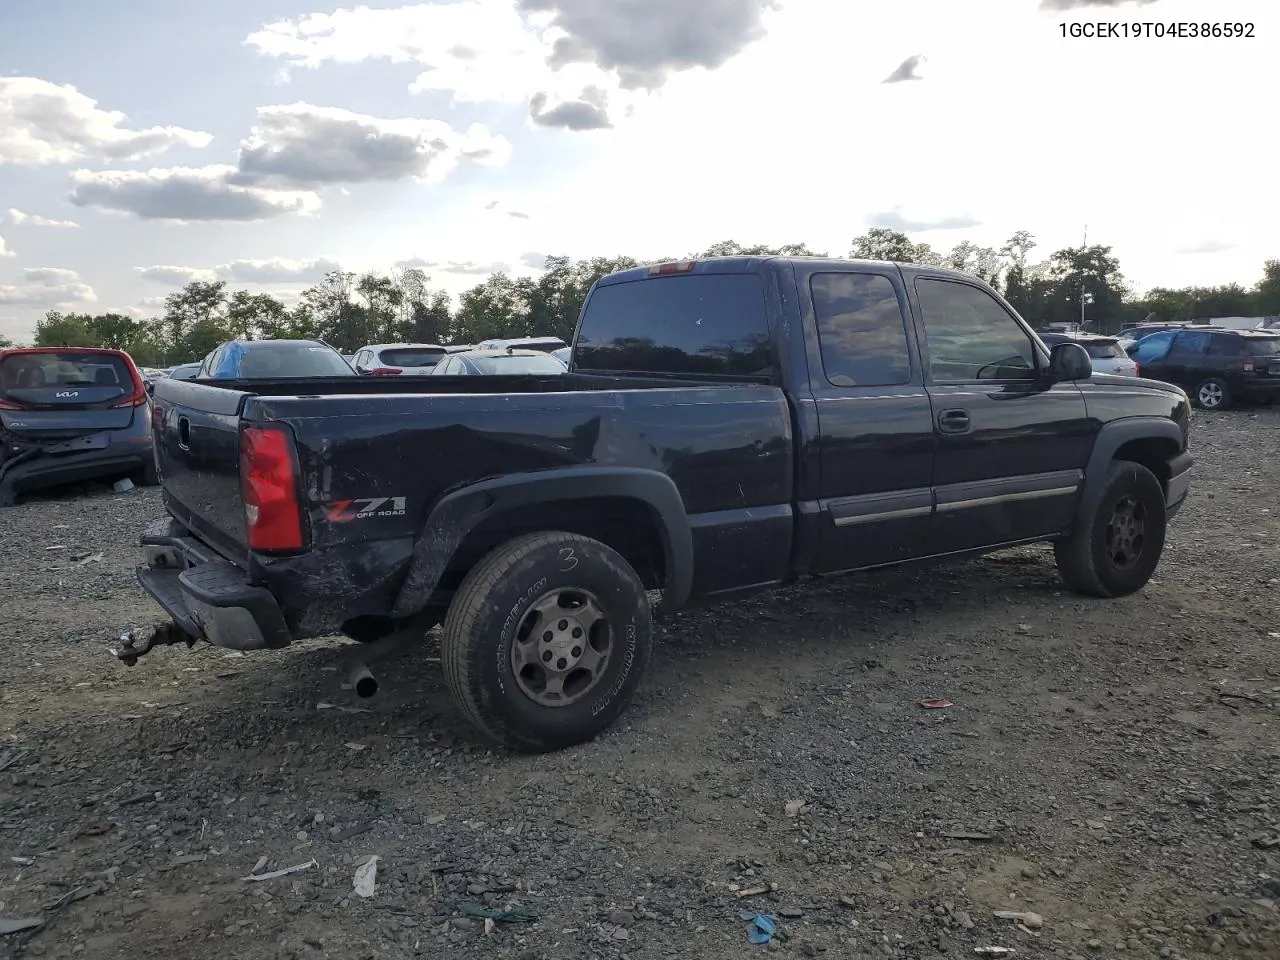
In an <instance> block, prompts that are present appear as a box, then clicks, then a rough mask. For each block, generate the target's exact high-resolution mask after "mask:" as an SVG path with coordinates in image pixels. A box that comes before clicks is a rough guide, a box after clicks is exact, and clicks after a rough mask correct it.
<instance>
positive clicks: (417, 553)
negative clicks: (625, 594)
mask: <svg viewBox="0 0 1280 960" xmlns="http://www.w3.org/2000/svg"><path fill="white" fill-rule="evenodd" d="M592 497H620V498H623V499H627V500H634V501H636V502H638V503H640V504H643V505H644V506H645V507H646V508H647V509H649V510H650V511H652V513H653V515H654V518H655V520H656V521H657V525H658V531H659V533H660V535H661V537H662V547H663V552H664V556H665V560H666V582H665V583H664V592H663V608H664V609H666V610H676V609H679V608H680V607H682V606H684V605H685V603H687V602H688V599H689V594H690V591H691V590H692V588H693V532H692V530H691V529H690V527H689V516H688V514H687V513H686V512H685V507H684V500H683V499H682V498H681V496H680V491H679V490H678V489H677V488H676V485H675V483H674V482H673V481H672V480H671V478H670V477H668V476H667V475H666V474H663V473H658V472H656V471H653V470H640V469H635V468H627V467H569V468H566V469H560V470H543V471H538V472H537V473H516V474H508V475H507V476H504V477H494V478H492V479H489V480H480V481H477V482H476V483H471V484H468V485H466V486H465V487H461V488H459V489H457V490H453V491H451V492H450V493H447V494H445V495H444V496H443V497H441V498H440V500H439V501H437V502H436V504H435V506H434V507H432V509H431V512H430V513H429V514H428V515H427V519H426V522H425V523H424V524H423V528H422V531H421V533H419V535H418V538H417V540H416V541H415V543H414V547H413V559H412V560H411V561H410V563H409V571H408V573H407V574H406V575H405V579H404V582H403V583H402V584H401V586H400V590H399V592H398V593H397V595H396V599H395V602H394V604H393V606H392V609H391V615H392V616H393V617H396V618H400V617H407V616H411V615H413V614H415V613H418V612H419V611H420V610H422V608H423V607H424V606H425V605H426V603H427V600H428V599H429V598H430V596H431V594H432V593H433V592H434V591H435V589H436V585H437V584H438V583H439V582H440V578H441V577H442V576H443V575H444V572H445V570H446V569H447V568H448V566H449V562H450V560H452V559H453V555H454V553H456V552H457V549H458V547H459V546H460V545H461V544H462V542H463V540H465V539H466V537H467V535H468V534H469V533H470V532H471V531H472V530H474V529H475V528H476V527H477V526H478V525H479V524H481V523H483V522H484V521H485V520H487V519H488V518H490V517H492V516H495V515H497V514H499V513H503V512H505V511H507V510H512V509H516V508H519V507H528V506H532V505H535V504H545V503H556V502H560V501H571V500H583V499H590V498H592Z"/></svg>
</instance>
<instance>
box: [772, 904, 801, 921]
mask: <svg viewBox="0 0 1280 960" xmlns="http://www.w3.org/2000/svg"><path fill="white" fill-rule="evenodd" d="M778 916H780V917H785V918H786V919H788V920H799V919H800V918H801V917H803V916H804V911H803V910H801V909H800V908H799V907H783V908H782V909H781V910H779V911H778Z"/></svg>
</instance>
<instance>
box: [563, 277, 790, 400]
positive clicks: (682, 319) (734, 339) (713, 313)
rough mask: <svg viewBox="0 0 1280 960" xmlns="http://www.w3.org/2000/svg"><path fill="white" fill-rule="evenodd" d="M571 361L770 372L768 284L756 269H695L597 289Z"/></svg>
mask: <svg viewBox="0 0 1280 960" xmlns="http://www.w3.org/2000/svg"><path fill="white" fill-rule="evenodd" d="M574 361H575V364H576V366H577V369H579V370H588V371H590V370H598V371H609V372H616V373H668V374H685V375H693V376H697V375H710V376H730V377H763V376H768V375H769V374H770V373H772V372H773V348H772V341H771V340H770V337H769V324H768V320H767V319H766V313H765V290H764V281H763V280H762V279H761V278H760V276H758V275H757V274H754V273H733V274H692V275H689V276H671V277H654V278H650V279H644V280H631V281H628V282H626V283H613V284H607V285H604V286H599V287H597V288H596V289H595V291H594V292H593V293H592V294H591V298H590V299H589V300H588V301H587V306H586V310H585V312H584V313H583V317H582V322H581V324H580V329H579V332H578V340H577V342H576V343H575V345H574Z"/></svg>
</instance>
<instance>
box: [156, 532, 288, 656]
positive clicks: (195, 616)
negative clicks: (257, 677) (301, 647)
mask: <svg viewBox="0 0 1280 960" xmlns="http://www.w3.org/2000/svg"><path fill="white" fill-rule="evenodd" d="M142 549H143V552H144V555H145V558H146V562H145V564H144V565H143V566H141V567H139V568H138V582H139V583H141V584H142V588H143V589H144V590H146V591H147V593H149V594H150V595H151V596H152V598H153V599H154V600H155V601H156V603H158V604H160V606H161V607H162V608H163V609H164V611H165V613H167V614H168V615H169V616H170V617H172V618H173V621H174V623H176V624H177V625H178V626H180V627H181V628H182V629H183V631H184V632H185V633H187V634H188V635H190V636H192V637H195V638H196V639H199V640H208V641H209V642H210V643H212V644H214V645H215V646H219V647H226V648H228V649H231V650H270V649H278V648H280V647H286V646H288V645H289V643H290V641H291V639H292V637H291V636H290V633H289V628H288V626H287V625H286V623H285V619H284V614H282V613H281V612H280V605H279V604H278V603H276V599H275V597H273V596H272V595H271V592H270V591H268V590H267V589H265V588H264V587H256V586H253V585H252V584H250V583H249V582H248V580H247V578H246V577H245V573H244V571H243V570H241V569H240V568H239V567H237V566H236V565H235V564H233V563H230V562H229V561H227V560H225V559H223V558H222V557H219V556H217V555H216V554H214V553H212V552H211V551H209V550H208V549H207V548H206V547H204V546H203V545H201V544H200V543H199V542H198V541H197V540H195V539H194V538H192V537H190V536H188V535H185V531H183V530H182V528H181V527H180V526H178V525H177V524H175V523H173V522H172V521H170V520H161V521H158V522H157V523H155V524H152V525H151V527H149V528H148V529H147V532H146V533H144V534H143V536H142Z"/></svg>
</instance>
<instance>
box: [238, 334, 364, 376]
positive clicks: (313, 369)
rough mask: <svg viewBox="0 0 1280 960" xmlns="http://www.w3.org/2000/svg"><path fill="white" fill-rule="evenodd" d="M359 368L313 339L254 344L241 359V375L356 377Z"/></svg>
mask: <svg viewBox="0 0 1280 960" xmlns="http://www.w3.org/2000/svg"><path fill="white" fill-rule="evenodd" d="M355 375H356V372H355V371H354V370H352V369H351V365H350V364H348V363H347V361H345V360H343V359H342V355H341V354H340V353H338V352H337V351H336V350H333V349H331V348H329V347H325V346H320V345H318V344H313V343H298V344H292V343H291V344H289V345H288V346H279V345H274V344H273V345H272V346H269V347H257V348H253V347H250V348H249V349H247V350H245V353H244V358H243V359H242V360H241V361H240V371H239V379H242V380H260V379H261V380H267V379H274V378H276V377H285V378H287V377H354V376H355Z"/></svg>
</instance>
